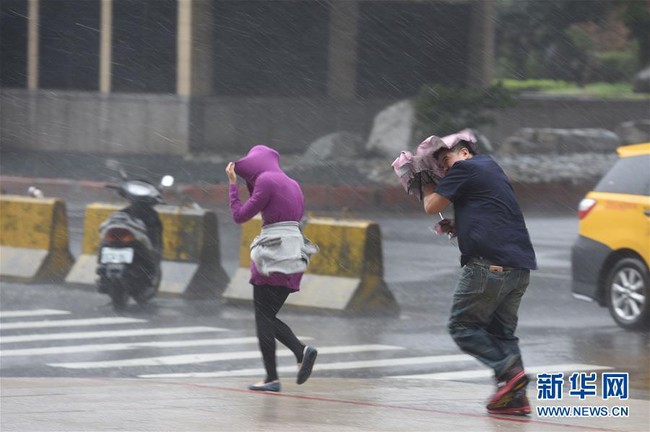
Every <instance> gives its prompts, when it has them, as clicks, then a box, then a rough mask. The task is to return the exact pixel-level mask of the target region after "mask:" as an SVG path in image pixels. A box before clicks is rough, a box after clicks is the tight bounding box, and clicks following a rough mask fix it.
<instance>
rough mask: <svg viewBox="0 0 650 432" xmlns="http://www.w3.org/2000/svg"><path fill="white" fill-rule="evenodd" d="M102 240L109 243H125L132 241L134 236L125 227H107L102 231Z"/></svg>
mask: <svg viewBox="0 0 650 432" xmlns="http://www.w3.org/2000/svg"><path fill="white" fill-rule="evenodd" d="M103 240H104V241H105V242H106V243H109V244H126V243H133V242H134V241H135V236H134V235H133V233H132V232H131V231H130V230H128V229H126V228H109V229H108V230H106V232H105V233H104V238H103Z"/></svg>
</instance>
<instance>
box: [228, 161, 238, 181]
mask: <svg viewBox="0 0 650 432" xmlns="http://www.w3.org/2000/svg"><path fill="white" fill-rule="evenodd" d="M226 175H228V181H229V182H230V184H237V174H235V163H234V162H230V163H229V164H228V165H226Z"/></svg>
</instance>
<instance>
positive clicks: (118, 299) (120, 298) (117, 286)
mask: <svg viewBox="0 0 650 432" xmlns="http://www.w3.org/2000/svg"><path fill="white" fill-rule="evenodd" d="M109 294H110V296H111V301H112V302H113V309H114V310H116V311H122V310H124V309H126V305H127V304H128V303H129V290H128V289H127V288H126V287H125V286H124V284H123V283H122V282H121V281H119V280H114V281H112V282H111V288H110V292H109Z"/></svg>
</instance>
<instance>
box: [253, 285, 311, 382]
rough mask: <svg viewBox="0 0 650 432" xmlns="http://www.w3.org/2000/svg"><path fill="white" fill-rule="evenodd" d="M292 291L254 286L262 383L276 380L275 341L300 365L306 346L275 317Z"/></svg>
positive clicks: (268, 286) (279, 287)
mask: <svg viewBox="0 0 650 432" xmlns="http://www.w3.org/2000/svg"><path fill="white" fill-rule="evenodd" d="M292 292H293V291H292V290H290V289H289V288H287V287H283V286H271V285H253V301H254V303H255V325H256V328H257V339H258V341H259V345H260V351H262V359H263V360H264V368H265V369H266V380H265V382H270V381H275V380H277V379H278V371H277V366H276V362H275V340H276V339H277V340H279V341H280V342H281V343H282V344H283V345H285V346H286V347H287V348H289V349H290V350H291V351H292V352H293V354H294V355H295V356H296V361H297V362H298V363H300V362H302V354H303V350H304V349H305V345H303V344H302V342H300V341H299V340H298V338H297V337H296V335H295V334H294V333H293V331H291V329H290V328H289V326H288V325H286V324H285V323H283V322H282V321H280V320H279V319H278V318H277V317H276V315H277V314H278V312H280V308H282V305H284V302H285V301H286V300H287V297H289V294H291V293H292Z"/></svg>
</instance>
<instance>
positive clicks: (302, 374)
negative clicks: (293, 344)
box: [296, 346, 318, 384]
mask: <svg viewBox="0 0 650 432" xmlns="http://www.w3.org/2000/svg"><path fill="white" fill-rule="evenodd" d="M317 355H318V351H317V350H316V348H314V347H310V346H306V347H305V351H303V355H302V363H299V364H298V377H297V378H296V383H297V384H303V383H304V382H305V381H307V379H308V378H309V376H310V375H311V370H312V369H313V367H314V362H315V361H316V356H317Z"/></svg>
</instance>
